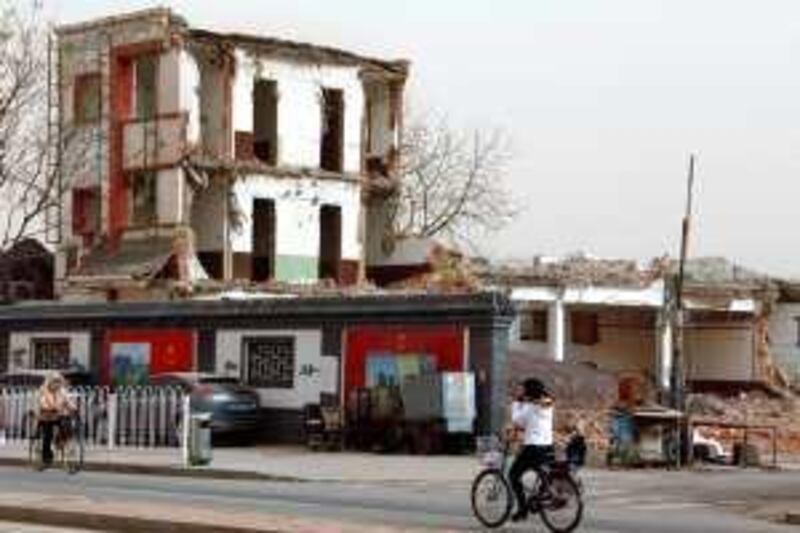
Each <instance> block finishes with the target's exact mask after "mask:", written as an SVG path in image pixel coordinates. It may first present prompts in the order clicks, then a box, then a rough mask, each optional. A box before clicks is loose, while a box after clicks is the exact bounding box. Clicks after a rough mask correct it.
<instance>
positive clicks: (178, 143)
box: [122, 113, 188, 171]
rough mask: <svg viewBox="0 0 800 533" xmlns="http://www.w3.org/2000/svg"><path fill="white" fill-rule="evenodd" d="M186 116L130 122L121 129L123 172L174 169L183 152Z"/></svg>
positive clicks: (178, 115) (162, 116) (163, 116)
mask: <svg viewBox="0 0 800 533" xmlns="http://www.w3.org/2000/svg"><path fill="white" fill-rule="evenodd" d="M187 122H188V116H187V115H186V113H173V114H163V115H157V116H156V117H154V118H153V119H150V120H141V119H133V120H129V121H126V122H125V123H124V124H123V126H122V142H123V152H122V154H123V156H122V157H123V158H122V165H123V169H124V170H126V171H129V170H140V169H141V170H144V169H153V168H163V167H169V166H173V165H176V164H177V163H178V162H179V161H180V159H181V157H183V155H184V153H185V150H186V126H187Z"/></svg>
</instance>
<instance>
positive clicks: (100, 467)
mask: <svg viewBox="0 0 800 533" xmlns="http://www.w3.org/2000/svg"><path fill="white" fill-rule="evenodd" d="M0 466H11V467H18V468H30V463H29V462H28V461H27V460H26V459H17V458H9V457H4V458H0ZM82 471H84V472H109V473H114V474H136V475H149V476H167V477H185V478H200V479H222V480H234V481H237V480H238V481H279V482H284V483H302V482H305V481H308V480H305V479H302V478H298V477H292V476H278V475H273V474H262V473H259V472H248V471H245V470H220V469H214V468H180V467H173V466H148V465H134V464H124V463H119V464H115V463H97V462H90V463H84V465H83V468H82Z"/></svg>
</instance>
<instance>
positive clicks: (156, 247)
mask: <svg viewBox="0 0 800 533" xmlns="http://www.w3.org/2000/svg"><path fill="white" fill-rule="evenodd" d="M173 253H174V239H173V238H172V237H155V238H152V239H140V240H123V241H122V242H120V243H119V244H118V245H117V246H116V247H115V248H114V249H112V248H111V247H110V246H109V245H103V246H98V247H96V248H94V249H93V250H92V251H91V252H89V254H88V255H87V256H86V257H84V258H83V260H82V261H81V266H80V268H79V269H78V272H77V277H81V276H92V277H98V278H102V277H109V278H125V279H132V280H150V279H153V278H154V277H155V276H157V275H158V273H159V272H161V270H162V269H163V268H164V267H165V266H166V265H167V262H169V259H170V257H172V254H173Z"/></svg>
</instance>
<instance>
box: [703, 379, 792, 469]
mask: <svg viewBox="0 0 800 533" xmlns="http://www.w3.org/2000/svg"><path fill="white" fill-rule="evenodd" d="M687 406H688V410H689V414H690V415H691V416H692V418H693V419H702V420H709V421H717V422H721V423H723V424H726V423H729V424H747V425H750V426H770V427H772V426H774V427H775V428H776V429H777V452H778V453H779V454H785V455H800V409H798V408H800V397H798V396H797V395H795V394H793V393H790V392H783V393H781V394H773V395H770V394H767V393H765V392H762V391H753V392H750V393H748V394H747V395H746V396H733V397H722V396H718V395H715V394H692V395H690V396H689V398H687ZM702 431H703V434H704V435H705V436H707V437H712V438H715V439H717V440H719V441H720V442H722V443H723V445H726V446H727V447H731V446H732V445H733V444H734V443H736V442H741V441H742V439H743V431H742V430H741V429H736V428H714V427H708V428H703V430H702ZM771 438H772V435H771V430H769V429H754V430H751V431H749V432H748V441H749V442H751V443H753V444H755V445H756V446H757V447H758V448H759V449H760V450H761V451H762V453H771V451H772V442H771Z"/></svg>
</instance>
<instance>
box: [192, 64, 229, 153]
mask: <svg viewBox="0 0 800 533" xmlns="http://www.w3.org/2000/svg"><path fill="white" fill-rule="evenodd" d="M199 60H200V118H199V120H200V136H201V137H202V139H203V143H202V144H203V146H202V148H203V152H204V153H207V154H211V155H214V156H219V157H223V156H230V155H232V154H233V134H232V133H231V131H230V125H226V111H225V93H226V91H227V76H226V74H225V72H224V70H223V69H222V68H220V65H219V64H217V63H212V62H211V61H209V60H208V59H207V58H203V57H202V56H201V57H200V58H199Z"/></svg>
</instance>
